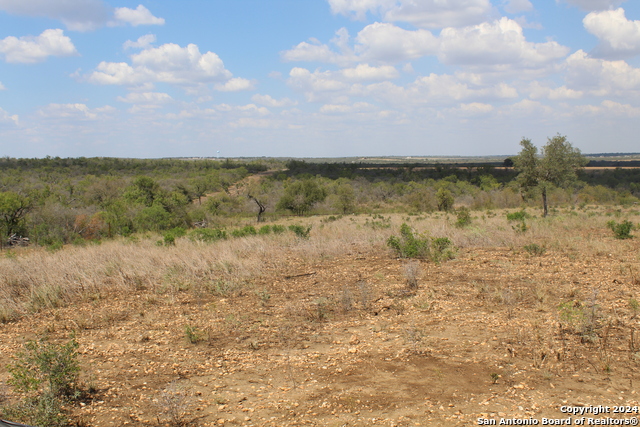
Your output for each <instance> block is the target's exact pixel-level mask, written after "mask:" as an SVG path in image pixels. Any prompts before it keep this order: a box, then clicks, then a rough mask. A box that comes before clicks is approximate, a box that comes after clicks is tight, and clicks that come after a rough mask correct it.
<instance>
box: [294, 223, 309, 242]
mask: <svg viewBox="0 0 640 427" xmlns="http://www.w3.org/2000/svg"><path fill="white" fill-rule="evenodd" d="M289 230H290V231H293V233H294V234H295V235H296V236H298V237H300V238H301V239H308V238H309V233H310V232H311V226H308V227H307V228H304V227H303V226H301V225H290V226H289Z"/></svg>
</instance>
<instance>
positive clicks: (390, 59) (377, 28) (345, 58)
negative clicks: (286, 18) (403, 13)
mask: <svg viewBox="0 0 640 427" xmlns="http://www.w3.org/2000/svg"><path fill="white" fill-rule="evenodd" d="M349 42H350V37H349V33H348V32H347V30H346V29H344V28H341V29H340V30H338V31H337V32H336V37H335V38H333V39H332V40H331V43H332V44H333V45H335V46H336V47H337V48H338V50H339V51H337V52H336V51H334V50H332V49H331V47H330V46H329V45H327V44H321V43H320V42H319V41H317V40H311V41H310V42H302V43H299V44H298V45H297V46H294V47H293V48H292V49H290V50H287V51H284V52H281V57H282V59H283V60H285V61H289V62H324V63H330V64H338V65H343V66H344V65H347V64H351V63H354V62H358V61H365V62H369V61H370V62H376V63H394V62H399V61H406V60H411V59H416V58H420V57H422V56H425V55H430V54H434V53H436V52H437V46H438V40H437V38H436V37H435V36H434V35H433V34H431V33H430V32H429V31H427V30H414V31H410V30H405V29H402V28H400V27H397V26H395V25H393V24H389V23H378V22H376V23H374V24H371V25H367V26H366V27H365V28H363V29H362V30H361V31H360V32H359V33H358V35H357V36H356V38H355V45H354V46H353V47H351V46H350V45H349Z"/></svg>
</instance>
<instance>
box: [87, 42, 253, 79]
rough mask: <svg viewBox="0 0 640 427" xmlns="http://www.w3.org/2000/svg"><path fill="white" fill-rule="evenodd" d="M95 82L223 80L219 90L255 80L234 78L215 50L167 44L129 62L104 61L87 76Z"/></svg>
mask: <svg viewBox="0 0 640 427" xmlns="http://www.w3.org/2000/svg"><path fill="white" fill-rule="evenodd" d="M86 78H87V80H88V81H90V82H92V83H96V84H115V85H140V84H150V83H155V82H163V83H170V84H176V85H186V86H189V85H199V84H206V83H220V84H221V86H219V87H218V88H217V89H218V90H247V89H250V88H251V87H252V82H250V81H249V80H246V79H241V78H234V79H232V74H231V72H230V71H229V70H227V69H225V67H224V63H223V62H222V60H221V59H220V57H218V55H216V54H215V53H213V52H207V53H204V54H203V53H200V50H199V49H198V46H197V45H195V44H190V45H188V46H186V47H180V46H178V45H177V44H173V43H168V44H164V45H162V46H159V47H157V48H153V47H150V48H147V49H144V50H143V51H141V52H140V53H137V54H133V55H131V65H129V64H127V63H126V62H118V63H117V62H101V63H100V64H99V65H98V66H97V67H96V70H95V71H94V72H92V73H91V74H89V75H88V76H86Z"/></svg>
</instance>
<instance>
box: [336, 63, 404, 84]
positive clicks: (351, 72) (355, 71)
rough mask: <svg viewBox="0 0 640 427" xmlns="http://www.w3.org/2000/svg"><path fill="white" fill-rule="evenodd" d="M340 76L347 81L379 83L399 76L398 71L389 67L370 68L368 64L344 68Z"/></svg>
mask: <svg viewBox="0 0 640 427" xmlns="http://www.w3.org/2000/svg"><path fill="white" fill-rule="evenodd" d="M340 74H342V76H343V77H344V78H345V79H346V80H349V81H356V82H362V81H376V80H378V81H380V80H389V79H395V78H396V77H398V76H399V75H400V73H398V70H396V69H395V67H392V66H391V65H383V66H381V67H372V66H370V65H369V64H359V65H358V66H357V67H355V68H346V69H344V70H341V71H340Z"/></svg>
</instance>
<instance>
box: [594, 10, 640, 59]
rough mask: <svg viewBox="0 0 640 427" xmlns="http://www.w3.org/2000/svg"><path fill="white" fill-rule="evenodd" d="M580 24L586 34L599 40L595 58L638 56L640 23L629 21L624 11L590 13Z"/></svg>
mask: <svg viewBox="0 0 640 427" xmlns="http://www.w3.org/2000/svg"><path fill="white" fill-rule="evenodd" d="M582 22H583V24H584V28H585V29H586V30H587V31H588V32H590V33H591V34H593V35H594V36H596V37H597V38H598V39H600V44H599V45H598V47H596V49H595V50H594V52H593V53H594V55H595V56H599V57H605V58H622V57H628V56H634V55H638V54H640V21H629V20H628V19H627V18H626V16H625V14H624V9H622V8H619V9H616V10H607V11H602V12H591V13H590V14H588V15H587V16H585V18H584V19H583V20H582Z"/></svg>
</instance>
